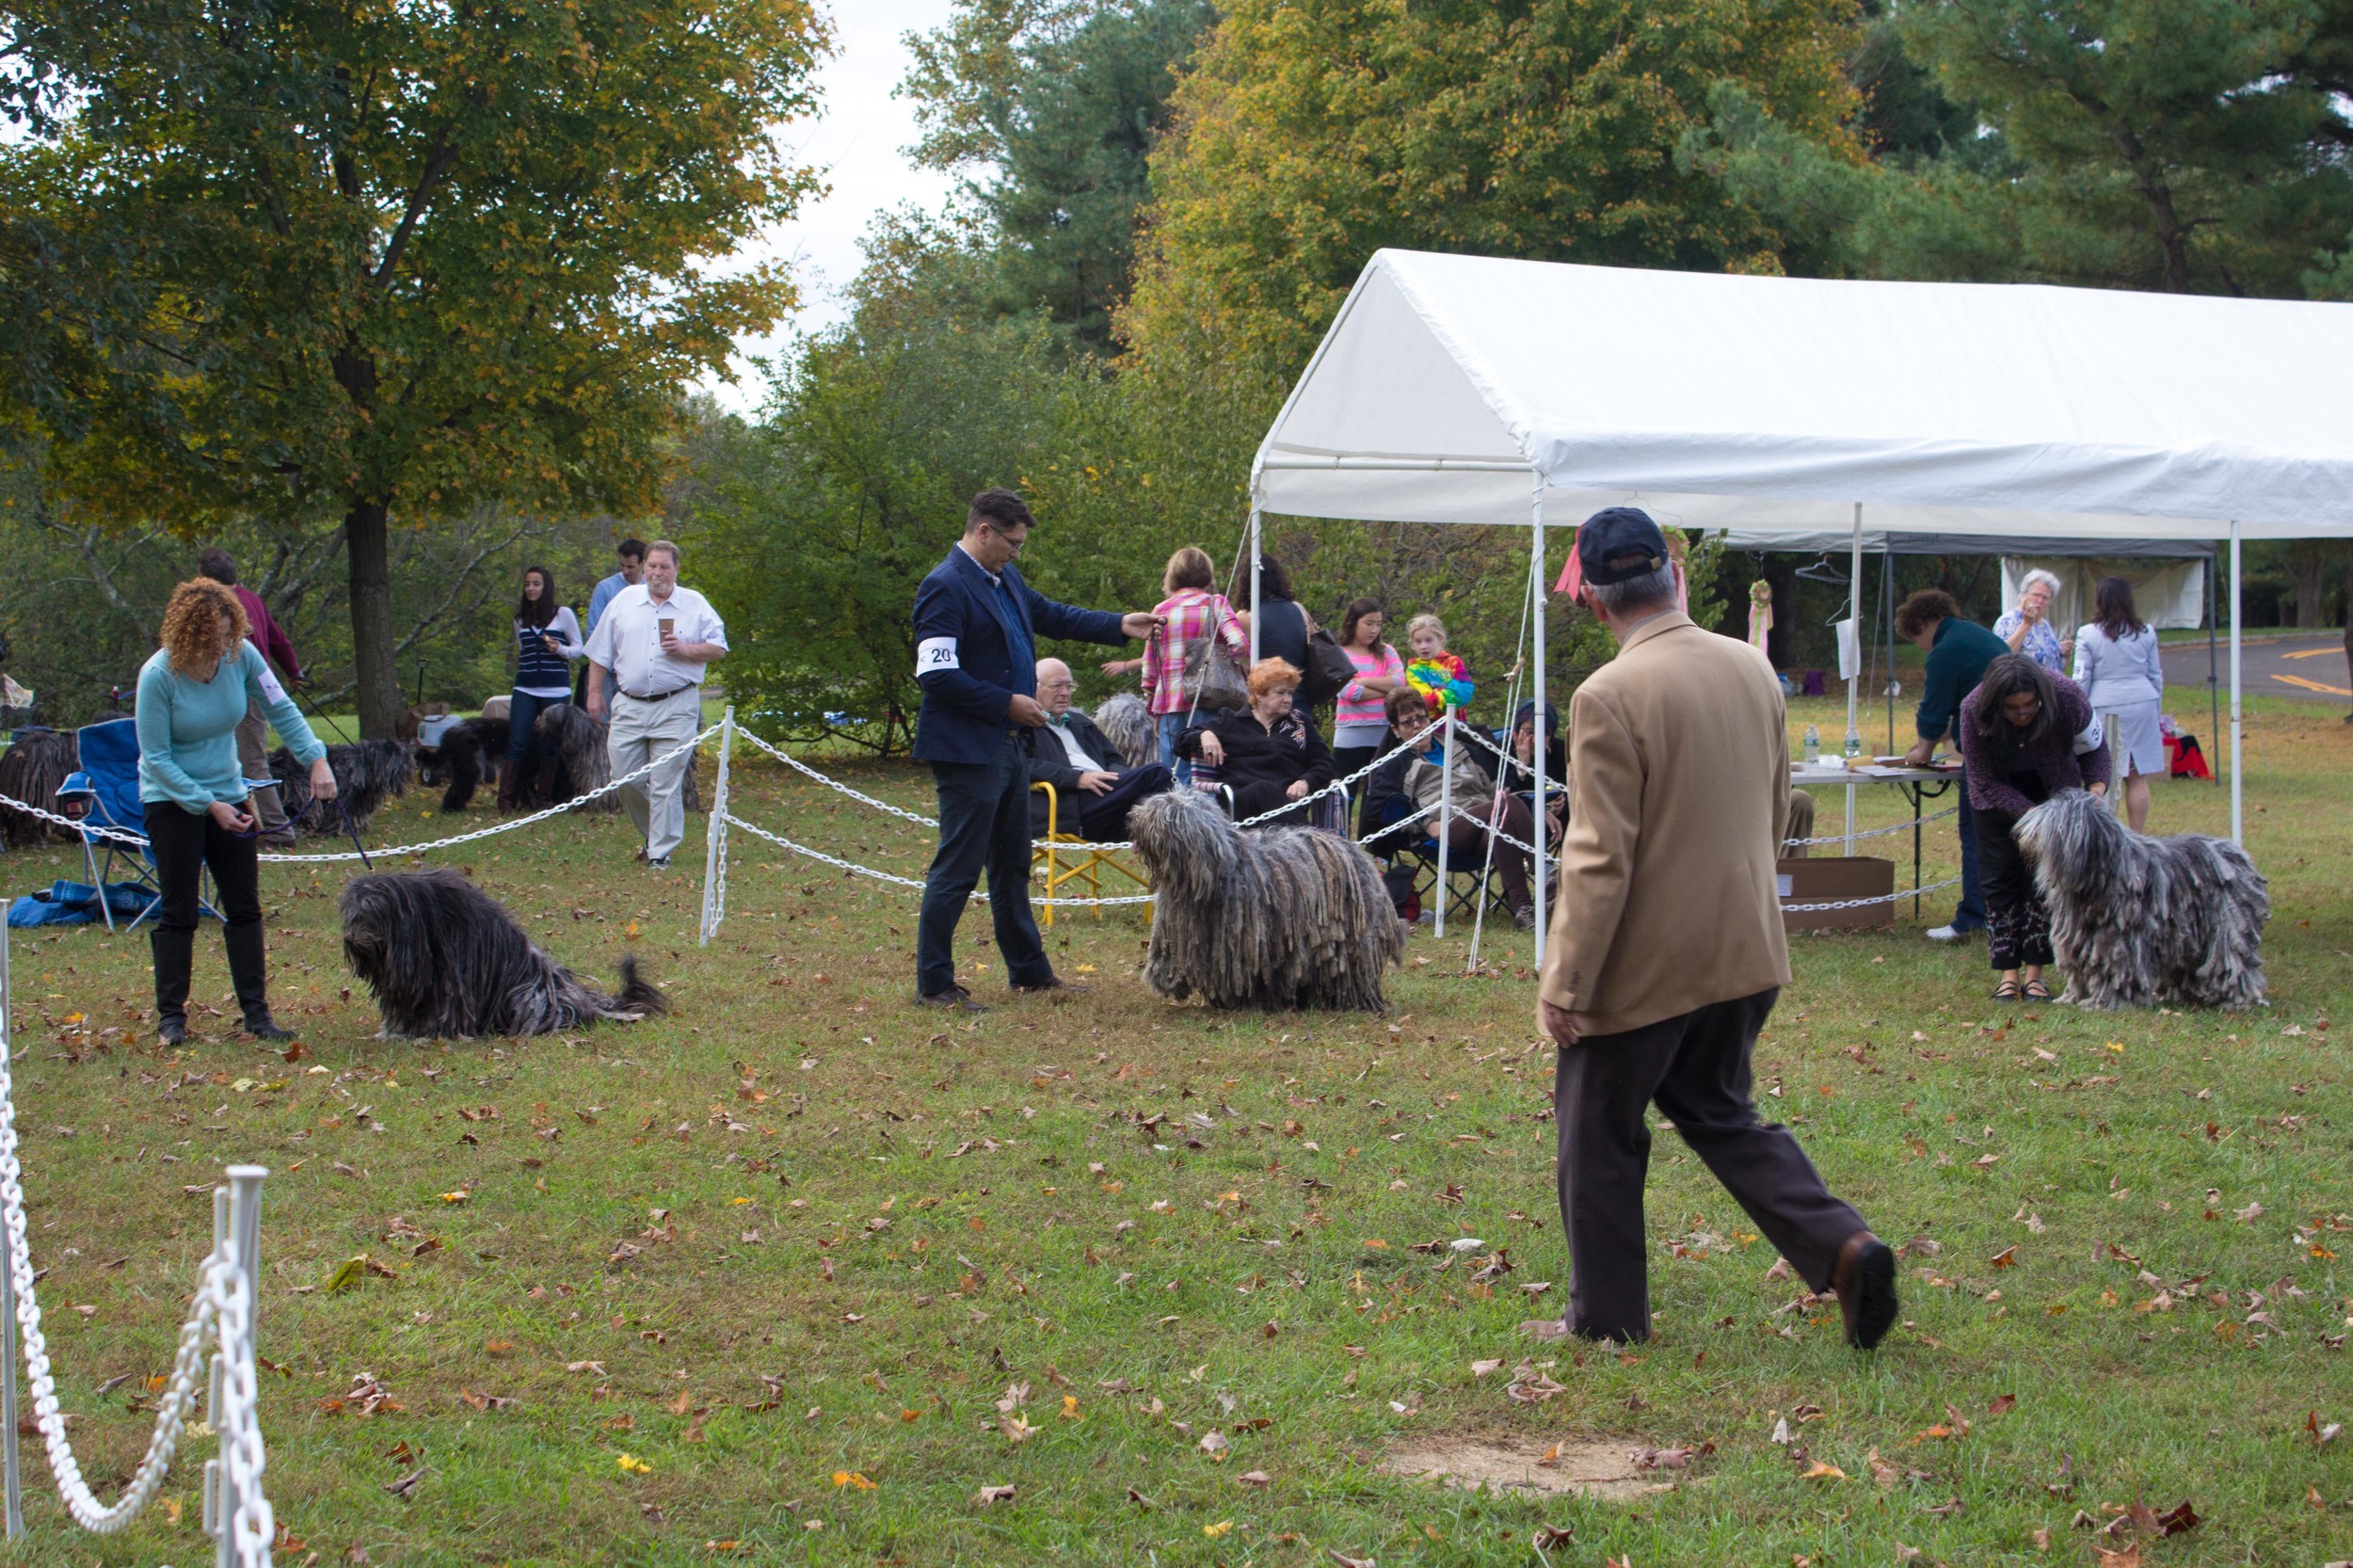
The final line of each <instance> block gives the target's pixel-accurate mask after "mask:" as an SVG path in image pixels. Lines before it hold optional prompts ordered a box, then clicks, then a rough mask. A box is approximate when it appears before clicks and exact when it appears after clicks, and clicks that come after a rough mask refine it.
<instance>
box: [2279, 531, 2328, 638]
mask: <svg viewBox="0 0 2353 1568" xmlns="http://www.w3.org/2000/svg"><path fill="white" fill-rule="evenodd" d="M2328 570H2329V560H2328V557H2327V556H2325V555H2323V554H2322V553H2321V551H2320V546H2318V545H2317V544H2313V545H2298V546H2297V547H2296V548H2295V549H2294V550H2293V551H2291V552H2289V554H2288V578H2289V580H2290V581H2291V582H2293V583H2294V584H2296V624H2297V626H2299V627H2301V628H2302V629H2304V630H2305V631H2307V632H2309V631H2312V630H2313V629H2314V628H2316V627H2320V626H2323V625H2326V624H2327V622H2326V620H2325V619H2324V618H2323V617H2322V615H2321V608H2320V601H2321V597H2322V595H2324V594H2325V593H2327V592H2328V587H2329V580H2328V575H2327V574H2328Z"/></svg>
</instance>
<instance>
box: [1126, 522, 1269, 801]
mask: <svg viewBox="0 0 2353 1568" xmlns="http://www.w3.org/2000/svg"><path fill="white" fill-rule="evenodd" d="M1160 586H1161V588H1162V589H1163V590H1164V591H1165V592H1166V593H1167V595H1168V597H1167V598H1166V599H1163V600H1160V604H1159V605H1158V606H1157V607H1156V608H1155V609H1154V610H1153V612H1152V613H1153V614H1154V615H1156V616H1166V617H1167V625H1165V626H1164V627H1162V628H1161V629H1160V631H1158V632H1153V633H1152V635H1151V636H1150V637H1149V638H1147V639H1145V641H1144V706H1145V707H1146V708H1148V709H1149V710H1150V711H1151V712H1152V715H1153V717H1154V718H1155V719H1156V720H1157V721H1158V722H1159V724H1160V760H1161V761H1162V762H1164V763H1166V764H1167V765H1168V766H1170V767H1172V768H1175V767H1177V736H1178V735H1180V734H1182V733H1183V732H1184V728H1185V727H1186V726H1187V725H1188V724H1190V723H1192V722H1193V719H1192V717H1191V715H1192V712H1193V688H1192V687H1191V685H1189V684H1188V683H1187V682H1186V680H1185V655H1186V654H1187V652H1188V651H1190V649H1191V648H1192V647H1193V644H1195V643H1197V642H1202V641H1205V640H1207V639H1209V638H1211V637H1214V638H1216V639H1217V641H1218V643H1219V644H1220V645H1221V646H1222V647H1223V648H1224V649H1225V657H1226V658H1228V659H1230V660H1231V661H1232V662H1233V665H1234V668H1235V669H1236V670H1237V671H1241V670H1246V669H1247V668H1248V667H1249V664H1250V633H1249V632H1248V631H1247V630H1246V629H1245V628H1244V627H1243V625H1242V623H1241V620H1240V619H1239V618H1237V617H1236V616H1235V615H1234V607H1233V606H1232V605H1231V604H1229V603H1227V602H1226V601H1225V595H1224V594H1222V593H1219V592H1218V591H1217V568H1215V567H1214V566H1213V565H1211V564H1210V561H1209V553H1208V552H1206V551H1202V550H1198V549H1196V548H1194V547H1193V546H1192V545H1187V546H1185V548H1184V549H1182V550H1180V551H1178V552H1177V553H1176V554H1174V555H1171V556H1170V557H1169V558H1168V569H1167V570H1166V571H1164V572H1162V573H1161V574H1160ZM1210 657H1212V658H1215V657H1217V654H1216V652H1215V651H1214V650H1213V651H1212V652H1211V654H1210ZM1177 771H1178V776H1179V777H1180V779H1181V778H1182V776H1184V775H1185V774H1188V773H1190V772H1191V771H1192V770H1191V769H1190V768H1178V770H1177Z"/></svg>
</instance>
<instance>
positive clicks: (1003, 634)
mask: <svg viewBox="0 0 2353 1568" xmlns="http://www.w3.org/2000/svg"><path fill="white" fill-rule="evenodd" d="M1000 575H1001V576H1002V578H1003V581H1004V584H1005V587H1004V591H1003V592H1002V593H1000V592H999V591H998V590H997V588H996V587H995V586H994V585H993V584H991V583H990V582H989V580H988V573H987V572H985V571H984V570H982V569H981V564H980V563H979V562H978V561H975V560H974V559H972V557H971V556H969V555H968V554H966V553H965V552H964V549H963V547H962V546H961V545H951V546H949V547H948V558H947V559H946V560H944V561H942V562H941V563H940V564H939V565H938V566H936V567H934V568H932V572H931V575H930V576H929V577H926V578H924V579H923V584H922V586H921V587H919V588H917V589H916V590H915V676H916V680H918V681H919V682H920V684H921V685H922V688H923V708H922V712H920V713H918V714H917V715H916V720H915V755H916V756H917V757H918V758H919V759H920V760H923V761H926V762H988V761H993V760H995V759H996V756H997V751H998V748H999V747H1000V746H1001V745H1003V744H1004V742H1005V737H1006V736H1007V735H1009V734H1011V733H1013V732H1015V731H1016V730H1018V729H1019V728H1021V727H1020V726H1019V725H1016V724H1015V723H1013V722H1012V721H1011V720H1010V719H1009V718H1008V717H1007V712H1008V711H1009V710H1010V708H1011V707H1012V704H1013V698H1014V696H1015V695H1016V694H1018V695H1020V696H1036V695H1037V639H1038V637H1039V636H1040V635H1041V634H1042V635H1045V636H1048V637H1068V638H1073V639H1076V640H1078V641H1080V642H1090V643H1105V644H1109V645H1110V646H1112V647H1113V648H1117V647H1119V646H1120V645H1121V644H1123V643H1125V642H1126V641H1127V640H1128V633H1127V632H1124V631H1122V630H1121V629H1120V625H1119V622H1120V616H1118V614H1117V613H1115V612H1113V611H1110V610H1079V609H1074V608H1072V607H1071V606H1070V605H1067V604H1057V603H1055V602H1054V601H1053V600H1050V599H1048V598H1047V597H1046V596H1045V595H1043V594H1041V593H1039V592H1037V591H1036V590H1035V589H1034V588H1032V587H1031V586H1030V585H1029V584H1027V583H1024V582H1023V581H1022V580H1021V573H1020V571H1019V570H1018V569H1017V568H1015V567H1013V566H1011V565H1010V564H1008V565H1007V566H1006V568H1005V569H1004V571H1003V572H1002V573H1001V574H1000ZM1007 616H1012V617H1013V619H1014V622H1015V625H1014V626H1013V627H1010V628H1009V627H1008V625H1007V622H1006V617H1007ZM1016 632H1017V633H1018V641H1020V642H1023V643H1026V644H1027V648H1026V649H1025V650H1024V651H1023V652H1021V653H1019V654H1016V652H1015V647H1016V635H1015V633H1016Z"/></svg>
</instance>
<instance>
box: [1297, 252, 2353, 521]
mask: <svg viewBox="0 0 2353 1568" xmlns="http://www.w3.org/2000/svg"><path fill="white" fill-rule="evenodd" d="M2348 364H2353V306H2346V305H2338V304H2313V303H2305V302H2301V301H2290V300H2259V299H2223V298H2214V297H2207V296H2186V295H2152V294H2131V293H2125V292H2122V291H2116V290H2102V289H2062V288H2047V287H2039V286H2020V285H2005V284H1973V283H1894V282H1860V281H1850V280H1811V279H1796V278H1754V277H1737V276H1731V275H1724V274H1712V273H1687V272H1661V271H1648V270H1636V269H1628V268H1618V267H1595V266H1570V265H1564V264H1557V263H1546V262H1522V261H1508V260H1499V259H1496V258H1491V257H1479V256H1455V255H1436V254H1431V253H1428V252H1421V251H1408V250H1382V251H1379V252H1376V253H1375V254H1374V255H1373V257H1372V259H1371V260H1370V261H1369V263H1368V264H1366V267H1365V271H1364V274H1363V276H1362V277H1360V278H1359V279H1358V280H1357V283H1356V287H1355V289H1354V290H1353V292H1352V293H1351V294H1350V296H1349V297H1348V300H1347V302H1346V304H1344V305H1343V306H1342V307H1341V310H1340V312H1339V315H1338V316H1337V319H1336V320H1335V321H1334V322H1333V324H1332V327H1331V328H1330V329H1329V331H1328V332H1327V333H1326V334H1325V336H1324V340H1323V343H1322V345H1321V347H1320V348H1319V349H1318V350H1317V352H1316V356H1315V358H1314V360H1312V361H1311V362H1310V364H1309V365H1308V368H1307V371H1306V373H1305V376H1302V377H1301V379H1300V381H1299V383H1298V385H1297V386H1296V387H1294V388H1293V389H1292V392H1291V395H1290V397H1289V401H1288V402H1286V403H1285V405H1284V407H1283V411H1282V413H1281V414H1280V416H1278V418H1277V419H1276V421H1275V423H1274V425H1273V428H1272V429H1271V430H1270V431H1269V432H1268V434H1267V438H1266V440H1265V442H1264V444H1263V445H1262V446H1261V447H1260V449H1259V453H1258V458H1257V475H1256V492H1255V494H1256V500H1257V505H1258V507H1259V508H1260V509H1261V510H1264V511H1270V512H1280V513H1289V514H1291V515H1295V516H1305V517H1329V518H1357V519H1377V520H1394V521H1421V522H1481V523H1504V524H1519V525H1525V524H1527V523H1528V522H1529V520H1530V518H1531V515H1532V513H1531V506H1532V504H1533V501H1534V488H1533V487H1534V481H1533V478H1532V474H1533V473H1538V472H1540V473H1541V474H1542V475H1543V476H1544V481H1545V516H1546V519H1547V520H1548V521H1551V522H1555V523H1557V524H1559V525H1561V526H1567V525H1572V524H1574V523H1575V522H1577V521H1578V520H1582V519H1583V518H1584V517H1586V516H1587V515H1589V514H1590V513H1591V512H1593V511H1594V510H1596V509H1598V508H1600V507H1602V506H1605V505H1613V504H1639V505H1642V506H1644V507H1646V508H1648V509H1649V510H1650V511H1651V512H1652V513H1653V515H1655V516H1657V518H1658V519H1659V520H1660V521H1662V522H1668V523H1673V524H1679V525H1681V526H1685V527H1698V528H1709V529H1715V528H1735V529H1737V530H1739V532H1740V533H1741V535H1742V536H1745V537H1752V538H1753V537H1755V536H1762V535H1784V534H1808V535H1817V536H1818V535H1828V534H1833V533H1836V534H1848V533H1849V531H1850V530H1851V529H1852V528H1853V527H1854V526H1855V525H1856V515H1855V510H1854V508H1855V507H1856V505H1857V504H1861V505H1862V506H1863V508H1864V512H1863V517H1862V521H1863V523H1864V525H1865V526H1867V527H1869V528H1871V529H1873V530H1874V531H1875V532H1876V531H1891V532H1898V533H1941V534H1977V535H1986V534H1997V535H2000V536H2004V537H2005V538H2006V539H2008V540H2009V541H2011V542H2012V543H2013V544H2014V545H2019V546H2027V545H2028V544H2029V541H2031V540H2033V539H2036V538H2039V537H2065V538H2069V539H2072V540H2082V541H2099V540H2107V539H2115V540H2120V541H2121V540H2125V539H2132V540H2157V539H2211V538H2217V537H2220V536H2225V535H2227V534H2228V533H2229V532H2230V524H2231V521H2232V520H2237V521H2238V522H2239V523H2240V525H2241V530H2242V534H2243V536H2245V537H2249V538H2285V537H2304V536H2323V537H2329V536H2345V535H2349V534H2353V391H2349V390H2348V386H2347V381H2346V374H2347V373H2346V370H2345V367H2346V366H2347V365H2348Z"/></svg>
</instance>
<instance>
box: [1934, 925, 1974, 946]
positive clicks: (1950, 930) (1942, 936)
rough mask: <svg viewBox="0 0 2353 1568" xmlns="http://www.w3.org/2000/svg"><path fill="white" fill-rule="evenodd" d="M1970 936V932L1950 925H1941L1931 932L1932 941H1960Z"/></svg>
mask: <svg viewBox="0 0 2353 1568" xmlns="http://www.w3.org/2000/svg"><path fill="white" fill-rule="evenodd" d="M1968 936H1969V933H1967V932H1966V931H1961V930H1959V929H1956V928H1955V927H1953V926H1949V925H1940V926H1938V927H1937V928H1936V929H1935V930H1933V931H1931V932H1929V941H1931V942H1959V941H1963V940H1966V939H1967V937H1968Z"/></svg>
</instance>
